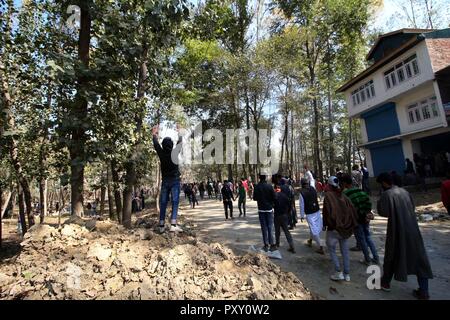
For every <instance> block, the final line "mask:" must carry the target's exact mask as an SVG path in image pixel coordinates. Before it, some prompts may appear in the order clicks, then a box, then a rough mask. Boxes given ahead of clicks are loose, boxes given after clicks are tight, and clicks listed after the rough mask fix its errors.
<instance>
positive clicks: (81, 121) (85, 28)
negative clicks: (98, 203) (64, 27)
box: [69, 0, 91, 216]
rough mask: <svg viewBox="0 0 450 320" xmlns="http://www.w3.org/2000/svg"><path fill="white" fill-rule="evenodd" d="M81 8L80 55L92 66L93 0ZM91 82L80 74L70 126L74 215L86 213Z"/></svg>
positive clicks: (85, 1) (82, 3)
mask: <svg viewBox="0 0 450 320" xmlns="http://www.w3.org/2000/svg"><path fill="white" fill-rule="evenodd" d="M79 7H80V9H81V16H80V17H81V19H80V35H79V41H78V59H79V60H80V61H81V63H82V64H83V66H84V67H85V68H86V69H88V68H89V49H90V42H91V15H90V7H91V0H80V1H79ZM88 86H89V80H88V79H87V78H86V76H85V75H84V74H83V73H80V74H79V75H78V89H77V93H76V97H75V104H74V108H73V111H72V112H71V119H70V121H72V122H74V123H76V125H74V127H73V128H72V129H71V135H72V137H71V141H70V147H69V152H70V160H71V163H70V187H71V204H72V215H77V216H81V215H82V214H83V191H84V166H85V160H86V159H85V158H86V155H85V145H86V140H87V137H86V132H85V127H84V125H85V123H86V119H87V113H88V100H87V99H86V97H84V96H83V94H84V92H85V91H87V89H88Z"/></svg>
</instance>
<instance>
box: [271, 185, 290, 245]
mask: <svg viewBox="0 0 450 320" xmlns="http://www.w3.org/2000/svg"><path fill="white" fill-rule="evenodd" d="M275 191H276V201H275V204H274V226H275V242H276V247H277V248H279V247H280V235H281V230H280V229H283V232H284V234H285V235H286V240H287V242H288V244H289V248H288V251H289V252H291V253H295V249H294V241H293V240H292V235H291V233H290V232H289V228H288V220H289V215H290V210H291V199H290V198H289V196H290V190H289V187H288V186H287V185H286V184H285V185H281V186H277V187H276V189H275Z"/></svg>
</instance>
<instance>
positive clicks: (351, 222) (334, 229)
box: [323, 176, 358, 282]
mask: <svg viewBox="0 0 450 320" xmlns="http://www.w3.org/2000/svg"><path fill="white" fill-rule="evenodd" d="M328 184H329V185H330V188H331V191H329V192H327V193H325V199H324V201H323V224H324V228H325V229H326V230H327V237H326V239H327V240H326V241H327V247H328V251H329V252H330V256H331V260H332V262H333V265H334V270H335V273H334V274H332V275H331V276H330V278H331V280H334V281H341V280H345V281H347V282H349V281H350V256H349V250H348V238H350V237H351V236H352V234H353V231H354V230H355V228H356V226H357V225H358V223H357V217H356V210H355V207H354V206H353V204H352V203H351V201H350V199H349V198H347V197H346V196H345V195H344V194H343V193H342V191H341V189H340V187H339V180H338V178H337V177H335V176H331V177H330V178H329V179H328ZM338 243H339V247H340V250H341V254H342V259H343V265H344V273H342V269H341V266H340V262H339V258H338V256H337V254H336V247H337V244H338Z"/></svg>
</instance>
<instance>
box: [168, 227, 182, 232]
mask: <svg viewBox="0 0 450 320" xmlns="http://www.w3.org/2000/svg"><path fill="white" fill-rule="evenodd" d="M169 231H170V232H183V229H181V228H180V227H179V226H170V230H169Z"/></svg>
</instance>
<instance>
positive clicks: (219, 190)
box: [216, 181, 223, 201]
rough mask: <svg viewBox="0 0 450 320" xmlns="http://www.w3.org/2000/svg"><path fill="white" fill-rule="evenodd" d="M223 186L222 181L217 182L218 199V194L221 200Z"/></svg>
mask: <svg viewBox="0 0 450 320" xmlns="http://www.w3.org/2000/svg"><path fill="white" fill-rule="evenodd" d="M222 188H223V185H222V182H220V181H218V182H217V193H216V199H217V196H219V201H222Z"/></svg>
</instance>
